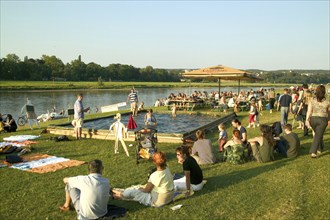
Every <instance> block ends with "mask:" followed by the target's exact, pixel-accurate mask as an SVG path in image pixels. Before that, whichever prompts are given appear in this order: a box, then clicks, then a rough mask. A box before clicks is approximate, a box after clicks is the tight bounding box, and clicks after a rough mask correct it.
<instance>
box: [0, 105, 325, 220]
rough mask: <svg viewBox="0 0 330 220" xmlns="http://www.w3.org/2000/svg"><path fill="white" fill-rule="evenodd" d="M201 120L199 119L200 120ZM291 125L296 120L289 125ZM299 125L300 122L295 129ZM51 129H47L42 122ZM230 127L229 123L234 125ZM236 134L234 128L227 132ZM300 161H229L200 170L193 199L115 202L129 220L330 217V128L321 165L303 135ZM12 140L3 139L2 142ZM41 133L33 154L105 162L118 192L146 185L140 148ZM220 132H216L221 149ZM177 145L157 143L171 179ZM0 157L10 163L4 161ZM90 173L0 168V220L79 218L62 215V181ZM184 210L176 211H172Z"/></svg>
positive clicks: (267, 119)
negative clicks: (159, 203) (161, 203)
mask: <svg viewBox="0 0 330 220" xmlns="http://www.w3.org/2000/svg"><path fill="white" fill-rule="evenodd" d="M238 116H239V118H240V119H241V121H242V123H243V125H245V126H246V125H247V120H248V118H247V113H239V114H238ZM196 117H198V116H196ZM279 119H280V115H279V113H278V112H274V113H273V114H269V113H268V112H266V111H264V112H263V115H262V116H261V117H260V121H261V123H267V124H271V123H273V122H274V121H277V120H279ZM290 122H292V118H291V120H290ZM296 125H297V124H296ZM44 126H46V124H44ZM228 126H229V124H228ZM40 131H41V130H33V131H31V130H29V129H28V128H27V127H24V128H20V129H19V131H18V132H17V133H15V134H39V133H40ZM227 131H228V133H229V134H231V132H232V128H228V130H227ZM295 131H296V132H298V134H299V137H300V138H301V142H302V152H301V155H300V156H299V157H298V158H296V159H284V158H281V157H279V156H276V158H277V160H276V161H274V162H270V163H265V164H259V163H257V162H247V163H245V164H242V165H232V164H227V163H225V162H222V163H217V164H215V165H208V166H202V170H203V172H204V176H205V179H207V181H208V182H207V184H206V185H205V187H204V189H203V190H202V191H200V192H196V193H195V194H194V195H193V196H192V197H190V198H189V199H185V200H179V201H176V202H175V203H172V204H170V205H167V206H165V207H163V208H151V207H145V206H143V205H140V204H138V203H135V202H127V201H117V200H116V201H110V203H112V204H116V205H119V206H123V207H125V208H127V210H128V214H127V215H126V216H125V218H127V219H329V218H330V199H329V198H330V197H329V196H330V193H329V186H330V184H329V183H330V174H329V173H330V172H329V171H330V160H329V159H330V155H329V152H330V150H329V145H330V144H329V143H330V140H329V139H330V132H329V131H330V129H329V128H328V129H327V131H326V134H325V137H324V140H325V146H326V149H325V151H324V152H323V153H322V155H321V157H320V158H318V159H311V158H310V156H309V154H308V150H309V147H310V144H311V141H312V136H311V135H310V136H308V137H303V135H302V131H301V130H297V129H295ZM257 134H259V129H258V128H255V129H252V128H251V129H249V130H248V137H253V136H255V135H257ZM9 135H11V134H1V135H0V138H1V139H2V138H4V137H7V136H9ZM51 136H52V135H50V134H46V135H42V136H41V138H39V139H38V144H36V145H33V147H34V151H33V152H34V153H48V154H50V155H56V156H62V157H66V158H70V159H76V160H83V161H90V160H92V159H95V158H98V159H101V160H102V161H103V162H104V164H105V173H104V176H105V177H107V178H109V179H110V182H111V186H112V187H120V188H124V187H127V186H130V185H134V184H140V183H145V182H146V181H147V171H148V168H149V167H150V166H152V163H151V162H148V161H146V160H143V161H141V163H140V164H139V165H136V161H135V157H134V147H131V148H130V149H129V151H130V154H131V157H129V158H128V157H127V156H126V155H125V154H124V153H123V150H121V149H120V150H121V151H120V154H116V155H115V154H114V149H113V145H114V143H113V142H112V141H104V140H93V139H86V140H81V141H75V140H73V138H72V140H73V141H70V142H58V143H55V142H53V141H51V140H49V138H50V137H51ZM217 136H218V132H217V131H216V130H214V131H210V132H209V133H208V134H207V137H208V138H211V139H212V142H213V145H214V147H215V148H216V147H217V144H216V139H217ZM177 146H178V145H177V144H158V145H157V147H158V149H159V150H161V151H164V152H166V154H167V158H168V165H169V167H170V169H171V171H172V173H180V172H182V168H181V165H179V164H178V163H177V161H176V158H175V152H174V149H175V148H176V147H177ZM0 159H4V155H1V157H0ZM86 173H87V166H86V165H82V166H78V167H72V168H67V169H64V170H59V171H56V172H54V173H46V174H33V173H28V172H23V171H20V170H16V169H10V168H1V169H0V175H1V187H0V195H1V198H2V200H1V206H0V219H75V218H76V215H75V212H69V213H61V212H59V210H58V206H59V205H61V204H62V203H63V202H64V184H63V182H62V179H63V177H66V176H74V175H81V174H86ZM177 204H183V206H182V208H181V209H179V210H177V211H172V210H171V209H170V207H171V206H174V205H177Z"/></svg>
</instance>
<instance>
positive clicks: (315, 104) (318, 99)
mask: <svg viewBox="0 0 330 220" xmlns="http://www.w3.org/2000/svg"><path fill="white" fill-rule="evenodd" d="M329 117H330V103H329V101H328V100H326V98H325V87H324V86H323V85H319V86H318V87H317V88H316V91H315V97H314V98H313V99H312V100H311V101H310V103H309V104H308V110H307V115H306V122H305V124H306V126H307V128H310V127H312V128H313V130H314V132H315V134H314V139H313V143H312V145H311V148H310V150H309V153H310V154H311V157H312V158H316V157H317V154H320V153H321V150H323V147H324V144H323V135H324V132H325V129H326V127H327V125H328V120H329Z"/></svg>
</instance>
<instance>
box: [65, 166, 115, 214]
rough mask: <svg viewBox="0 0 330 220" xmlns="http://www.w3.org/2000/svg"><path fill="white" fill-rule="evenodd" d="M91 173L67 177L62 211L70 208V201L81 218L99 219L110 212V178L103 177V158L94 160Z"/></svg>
mask: <svg viewBox="0 0 330 220" xmlns="http://www.w3.org/2000/svg"><path fill="white" fill-rule="evenodd" d="M88 169H89V175H87V176H75V177H65V178H64V179H63V182H64V183H65V184H66V186H65V203H64V205H63V206H60V207H59V208H60V210H61V211H69V210H70V202H71V201H72V204H73V206H74V208H75V210H76V212H77V218H78V219H79V220H85V219H97V218H100V217H102V216H104V215H105V214H107V212H108V208H107V207H108V200H109V197H110V194H109V191H110V185H109V180H108V179H106V178H104V177H102V172H103V169H104V167H103V164H102V161H101V160H93V161H91V162H90V163H89V165H88Z"/></svg>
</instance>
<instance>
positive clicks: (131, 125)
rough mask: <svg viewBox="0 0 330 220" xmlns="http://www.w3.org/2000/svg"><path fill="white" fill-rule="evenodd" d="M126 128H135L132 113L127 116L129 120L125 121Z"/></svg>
mask: <svg viewBox="0 0 330 220" xmlns="http://www.w3.org/2000/svg"><path fill="white" fill-rule="evenodd" d="M127 128H128V129H130V130H134V129H135V128H137V125H136V123H135V121H134V119H133V117H132V115H130V116H129V120H128V123H127Z"/></svg>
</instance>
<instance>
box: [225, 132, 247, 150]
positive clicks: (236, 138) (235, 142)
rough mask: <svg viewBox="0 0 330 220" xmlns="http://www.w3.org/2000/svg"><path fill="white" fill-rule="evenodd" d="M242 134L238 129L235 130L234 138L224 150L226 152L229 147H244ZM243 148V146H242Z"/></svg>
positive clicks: (227, 143)
mask: <svg viewBox="0 0 330 220" xmlns="http://www.w3.org/2000/svg"><path fill="white" fill-rule="evenodd" d="M240 135H241V134H240V132H239V130H237V129H234V130H233V138H232V139H230V140H228V141H227V142H226V144H225V145H224V146H223V148H224V149H225V150H226V149H227V148H228V147H231V146H234V145H241V146H242V145H243V142H242V140H241V139H240ZM242 147H243V146H242Z"/></svg>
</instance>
